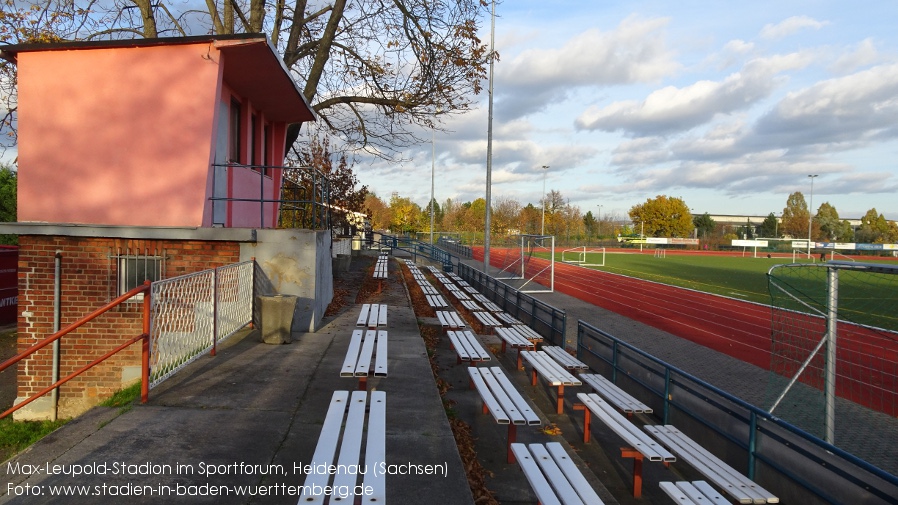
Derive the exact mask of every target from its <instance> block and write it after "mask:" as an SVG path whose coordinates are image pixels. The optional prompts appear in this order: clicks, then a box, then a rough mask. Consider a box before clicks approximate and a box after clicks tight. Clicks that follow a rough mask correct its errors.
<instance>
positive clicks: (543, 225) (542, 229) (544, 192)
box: [539, 165, 549, 236]
mask: <svg viewBox="0 0 898 505" xmlns="http://www.w3.org/2000/svg"><path fill="white" fill-rule="evenodd" d="M547 173H549V165H543V224H542V228H541V229H540V232H539V234H540V235H543V236H545V235H546V174H547Z"/></svg>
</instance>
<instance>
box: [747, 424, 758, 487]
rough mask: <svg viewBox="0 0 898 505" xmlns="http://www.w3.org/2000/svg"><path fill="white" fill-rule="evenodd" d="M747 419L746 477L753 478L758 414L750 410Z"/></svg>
mask: <svg viewBox="0 0 898 505" xmlns="http://www.w3.org/2000/svg"><path fill="white" fill-rule="evenodd" d="M748 419H749V421H748V430H749V431H748V478H749V479H751V480H755V446H756V445H757V443H758V414H757V413H756V412H755V411H752V412H751V414H750V415H749V418H748Z"/></svg>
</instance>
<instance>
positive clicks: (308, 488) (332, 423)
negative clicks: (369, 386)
mask: <svg viewBox="0 0 898 505" xmlns="http://www.w3.org/2000/svg"><path fill="white" fill-rule="evenodd" d="M366 410H367V411H368V413H367V415H366V414H365V412H366ZM386 411H387V394H386V393H385V392H383V391H372V392H371V393H370V395H369V393H368V392H367V391H354V392H352V394H351V395H350V392H349V391H334V393H333V396H331V401H330V405H329V407H328V409H327V414H326V415H325V417H324V424H322V425H321V434H320V435H319V436H318V443H317V445H316V446H315V452H314V454H313V455H312V459H311V460H310V461H309V464H310V465H313V467H315V468H335V469H336V471H335V472H309V473H308V474H307V475H306V479H305V482H304V483H303V486H302V488H301V492H302V494H301V495H300V497H299V501H298V503H303V504H305V503H309V504H323V503H324V502H325V500H326V499H327V498H330V501H331V503H340V502H345V503H353V502H355V500H356V498H358V499H359V500H360V502H361V503H362V504H367V505H375V504H378V503H384V502H385V501H386V480H385V478H384V475H383V474H382V473H380V472H373V471H369V472H366V473H365V475H364V476H360V473H359V472H355V471H352V469H353V468H364V467H365V466H367V468H374V467H375V465H377V464H380V463H382V462H383V461H386V417H387V416H386ZM363 445H364V448H365V457H364V462H363V461H362V457H361V452H362V446H363ZM338 449H339V452H338ZM318 465H321V466H320V467H319V466H318ZM363 465H365V466H363ZM360 477H361V479H362V482H361V483H360V482H359V478H360ZM359 485H362V486H364V487H365V489H366V491H369V490H370V492H371V494H366V495H364V496H360V497H355V496H353V495H351V494H347V495H342V494H340V495H331V496H328V495H327V493H326V492H325V488H327V487H328V486H329V488H330V489H339V490H346V491H348V492H349V493H352V492H353V491H354V490H355V489H356V486H359Z"/></svg>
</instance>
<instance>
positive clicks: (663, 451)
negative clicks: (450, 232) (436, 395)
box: [437, 275, 778, 504]
mask: <svg viewBox="0 0 898 505" xmlns="http://www.w3.org/2000/svg"><path fill="white" fill-rule="evenodd" d="M437 278H438V279H439V280H440V282H442V283H443V285H444V286H447V285H448V283H449V282H450V281H449V280H448V279H450V278H451V277H449V276H448V275H445V276H441V277H437ZM447 289H448V288H447ZM449 292H450V293H451V294H453V295H454V296H457V297H459V300H460V303H462V305H463V306H464V307H465V308H466V309H468V310H471V311H472V313H473V314H474V317H475V318H477V320H478V321H479V322H480V323H481V324H482V325H483V326H485V327H487V328H494V329H495V333H496V335H497V336H499V338H500V339H501V340H502V351H503V352H504V351H505V350H506V347H507V345H511V346H512V348H515V349H517V350H518V368H520V367H521V364H522V359H523V360H525V361H526V362H527V364H528V365H530V367H531V374H532V375H531V376H532V380H531V383H532V384H533V385H536V383H537V380H538V378H542V379H543V380H545V381H546V382H547V383H548V384H549V385H550V386H552V387H556V388H557V391H558V393H557V404H556V406H557V413H559V414H561V413H563V406H564V386H579V385H583V384H584V383H585V384H586V385H588V386H590V387H591V388H592V389H593V390H594V391H595V393H579V394H578V395H577V400H578V402H577V403H575V404H574V408H575V410H582V411H583V412H584V443H588V442H589V434H590V422H591V419H592V416H595V417H596V418H598V419H600V420H601V421H602V422H603V423H604V424H606V425H607V426H608V427H609V428H610V429H611V430H612V431H613V432H615V433H616V434H617V435H618V436H619V437H621V438H622V439H623V440H624V441H625V442H626V443H627V444H628V447H623V448H621V455H622V456H623V457H625V458H632V459H633V495H634V496H635V497H639V496H641V489H642V464H643V461H644V460H646V459H647V460H649V461H659V462H662V463H664V464H665V465H668V464H670V463H672V462H675V461H677V458H678V457H679V458H681V459H682V460H683V461H686V462H687V463H689V464H690V465H691V466H693V467H695V468H696V469H697V470H698V471H699V473H701V474H702V475H703V476H704V477H705V478H706V479H707V480H708V481H710V482H712V483H713V484H715V485H716V486H718V487H719V488H720V489H723V490H724V491H725V492H726V493H727V494H729V495H730V496H732V497H734V498H735V499H736V500H737V501H738V502H739V503H778V499H777V497H776V496H774V495H773V494H772V493H770V492H768V491H766V490H764V489H763V488H761V487H760V486H758V485H757V484H755V483H754V482H753V481H751V480H750V479H748V478H747V477H745V476H744V475H742V474H741V473H739V472H737V471H735V470H734V469H732V468H731V467H729V466H728V465H726V463H724V462H723V461H721V460H719V459H718V458H716V457H714V456H713V455H712V454H710V452H708V451H706V450H705V449H703V448H702V447H701V446H700V445H699V444H697V443H695V442H694V441H692V440H691V439H689V437H687V436H686V435H684V434H682V433H681V432H679V430H677V429H676V428H674V427H673V426H646V427H645V430H644V431H643V430H640V429H639V428H638V427H637V426H636V425H635V424H634V423H632V422H631V421H630V420H628V419H627V417H632V416H633V415H634V414H640V413H644V414H648V413H652V409H651V408H650V407H648V406H647V405H645V404H644V403H642V402H640V401H639V400H638V399H636V398H635V397H633V396H632V395H630V394H628V393H626V392H625V391H623V390H622V389H620V388H619V387H617V386H616V385H615V384H613V383H612V382H611V381H609V380H608V379H606V378H605V377H603V376H601V375H599V374H589V373H581V374H579V376H578V375H574V373H572V371H584V370H587V369H588V367H587V365H586V364H584V363H582V362H581V361H579V360H577V359H576V358H575V357H573V356H571V355H570V354H568V353H567V352H566V351H565V350H564V349H562V348H560V347H557V346H543V347H542V349H541V350H540V351H536V347H535V344H534V342H533V341H532V340H530V339H528V338H527V336H531V335H530V334H526V336H525V334H524V333H523V332H520V331H518V330H517V329H515V328H516V327H515V326H512V327H510V328H506V327H503V325H504V324H505V323H508V321H505V320H503V321H499V318H500V317H501V316H499V315H498V314H497V315H493V314H490V312H487V311H479V310H477V309H478V308H479V307H478V306H477V305H476V302H480V303H483V302H484V301H488V300H485V299H482V298H481V299H478V298H475V300H476V302H475V301H474V300H470V297H468V294H473V293H472V292H471V291H468V290H464V289H458V288H457V287H456V288H453V289H449ZM474 296H478V295H477V294H474ZM480 296H482V295H480ZM469 300H470V301H469ZM495 308H498V307H495ZM444 312H445V313H444V314H442V317H440V315H438V317H440V320H441V323H443V324H444V326H445V327H448V326H450V325H451V324H460V326H455V328H459V329H460V328H464V325H463V324H464V323H463V321H459V320H460V318H458V315H457V314H456V313H455V312H448V311H444ZM449 313H451V314H454V317H452V318H451V323H450V322H449V321H450V316H449V315H448V314H449ZM508 317H510V316H508ZM455 318H457V319H455ZM512 319H513V318H512ZM521 327H523V328H527V329H528V330H530V331H532V329H530V328H529V327H526V326H521ZM534 333H535V332H534ZM447 334H448V335H449V338H450V341H451V342H452V346H453V348H454V349H455V350H456V353H457V354H458V362H459V363H461V362H465V361H467V362H468V363H469V364H476V363H482V362H486V361H489V360H490V358H489V353H487V352H486V351H485V350H484V349H483V347H482V345H481V344H480V342H479V341H478V340H477V338H476V336H475V335H474V334H473V333H472V332H470V331H467V330H455V331H449V332H447ZM468 372H469V374H470V376H471V384H472V387H474V388H475V389H477V391H478V393H479V395H480V397H481V400H482V402H483V409H484V413H487V412H489V413H491V414H492V415H493V418H494V419H495V420H496V422H497V423H498V424H507V425H508V436H507V459H508V461H509V462H510V463H511V462H514V461H518V462H519V463H520V466H521V468H522V470H523V471H524V473H525V475H526V477H527V479H528V481H529V482H530V484H531V487H532V488H533V490H534V492H535V493H536V494H537V497H538V499H539V500H540V503H543V504H546V503H601V500H600V499H599V498H598V496H597V495H596V494H595V492H594V491H593V490H592V488H591V487H590V486H589V485H588V483H586V481H585V479H584V478H583V476H582V474H581V473H580V471H579V470H578V469H577V467H576V465H574V464H573V463H572V462H571V461H570V458H569V457H568V456H567V454H566V453H565V451H564V449H563V448H562V447H561V446H560V444H558V445H554V446H553V445H552V444H551V443H550V444H529V445H526V446H525V445H524V444H518V443H516V440H515V439H516V427H517V426H518V425H523V424H527V425H534V424H541V423H542V421H541V420H540V419H539V417H538V416H535V414H533V411H532V409H531V408H530V407H529V405H528V404H527V402H526V401H525V400H524V398H523V397H522V396H521V394H520V393H519V392H518V391H517V390H516V389H515V388H514V386H513V384H512V383H511V382H510V381H509V380H508V378H507V377H506V376H505V375H504V372H503V371H502V369H501V368H500V367H489V368H475V367H469V369H468ZM620 412H623V414H624V415H622V414H621V413H620ZM625 416H626V417H625ZM650 434H651V436H650ZM653 437H654V438H653ZM660 485H661V488H662V490H663V491H664V492H665V493H667V494H668V495H669V496H670V497H671V498H673V499H674V500H676V501H677V502H678V503H695V504H700V503H725V500H724V498H723V497H722V496H721V495H720V494H719V493H718V492H717V491H715V489H714V488H713V487H712V486H711V485H709V484H708V482H706V481H694V482H685V481H683V482H662V483H660Z"/></svg>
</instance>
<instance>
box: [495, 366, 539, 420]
mask: <svg viewBox="0 0 898 505" xmlns="http://www.w3.org/2000/svg"><path fill="white" fill-rule="evenodd" d="M489 370H490V373H491V374H492V375H493V377H495V379H496V381H497V382H498V384H499V386H500V387H501V388H502V390H503V391H504V392H505V394H506V396H507V397H508V398H509V399H510V400H511V401H512V403H514V405H515V407H516V408H517V409H518V411H519V412H520V413H521V415H522V416H523V417H524V423H522V424H527V425H531V426H534V425H539V424H542V421H541V420H540V419H539V417H538V416H537V415H536V413H535V412H533V409H531V408H530V405H529V404H528V403H527V401H526V400H524V397H523V396H521V393H520V392H519V391H518V389H517V388H516V387H515V386H514V384H512V383H511V381H510V380H508V376H506V375H505V372H504V371H503V370H502V368H500V367H492V368H490V369H489Z"/></svg>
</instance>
